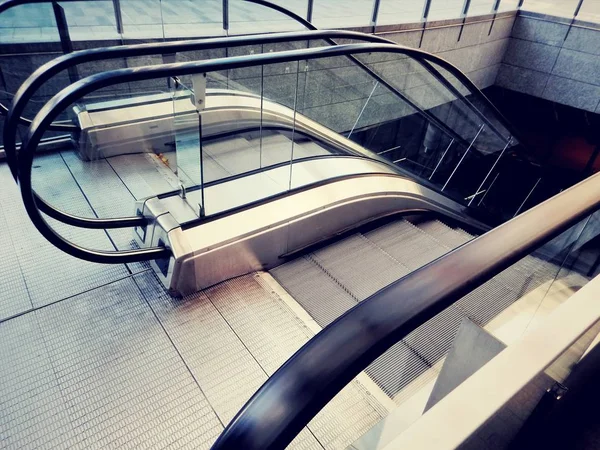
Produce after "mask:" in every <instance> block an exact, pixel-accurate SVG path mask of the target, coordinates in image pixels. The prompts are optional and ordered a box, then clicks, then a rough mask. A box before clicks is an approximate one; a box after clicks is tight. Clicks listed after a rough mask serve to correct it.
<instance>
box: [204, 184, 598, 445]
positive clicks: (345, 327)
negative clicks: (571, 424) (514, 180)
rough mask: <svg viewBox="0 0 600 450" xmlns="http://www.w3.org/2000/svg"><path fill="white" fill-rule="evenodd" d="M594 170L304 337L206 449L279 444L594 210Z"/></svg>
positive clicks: (285, 442)
mask: <svg viewBox="0 0 600 450" xmlns="http://www.w3.org/2000/svg"><path fill="white" fill-rule="evenodd" d="M598 192H600V174H598V175H595V176H593V177H591V178H589V179H587V180H585V181H582V182H581V183H579V184H578V185H576V186H574V187H572V188H570V189H569V190H567V191H564V192H563V193H561V194H559V195H558V196H556V197H553V198H552V199H550V200H547V201H546V202H544V203H542V204H540V205H538V206H537V207H535V208H533V209H531V210H529V211H527V212H525V213H523V214H521V215H520V216H518V217H516V218H515V219H513V220H511V221H510V222H506V223H505V224H504V225H501V226H500V227H497V228H495V229H493V230H492V231H489V232H488V233H486V234H484V235H482V236H480V237H479V238H477V239H475V240H472V241H470V242H468V243H466V244H464V245H463V246H461V247H459V248H458V249H456V250H454V251H452V252H450V253H449V254H446V255H445V256H442V257H441V258H439V259H437V260H435V261H433V262H432V263H430V264H428V265H426V266H424V267H422V268H420V269H418V270H416V271H414V272H412V273H410V274H409V275H407V276H405V277H404V278H402V279H400V280H398V281H396V282H394V283H392V284H391V285H389V286H388V287H386V288H384V289H382V290H380V291H379V292H377V293H375V294H374V295H372V296H371V297H369V298H368V299H366V300H364V301H363V302H360V303H359V304H358V305H356V306H355V307H354V308H352V309H351V310H349V311H348V312H346V313H345V314H344V315H342V316H341V317H339V318H338V319H337V320H335V321H334V322H333V323H331V324H330V325H328V326H327V327H326V328H325V329H324V330H323V331H321V332H320V333H319V334H317V335H316V336H315V337H313V338H312V339H311V340H310V341H308V342H307V343H306V344H305V345H304V346H303V347H302V348H301V349H300V350H298V351H297V352H296V353H295V354H294V355H293V356H292V357H291V358H290V359H288V361H287V362H286V363H285V364H284V365H283V366H282V367H281V368H280V369H279V370H277V372H275V373H274V374H273V375H272V376H271V377H270V378H269V379H268V380H267V381H266V382H265V384H263V386H262V387H261V388H260V389H259V390H258V391H257V392H256V393H255V394H254V396H253V397H252V398H251V399H250V400H249V401H248V402H247V403H246V405H245V406H244V407H243V408H242V409H241V410H240V412H238V414H237V415H236V416H235V417H234V419H233V420H232V421H231V422H230V423H229V425H227V427H226V428H225V431H223V433H222V434H221V436H220V437H219V438H218V439H217V441H216V442H215V444H214V445H213V447H212V450H226V449H227V450H230V449H240V448H243V449H245V450H277V449H283V448H285V447H286V446H287V445H288V444H289V443H290V442H291V441H292V439H293V438H294V437H295V436H296V435H297V434H298V433H299V432H300V431H301V430H302V428H304V427H305V426H306V425H307V424H308V423H309V422H310V420H311V419H312V418H313V417H314V416H315V415H316V414H317V413H318V412H319V411H320V410H321V409H322V408H323V407H324V406H325V405H326V404H327V403H328V402H329V401H330V400H331V399H332V398H333V397H334V396H335V395H336V394H337V393H338V392H339V391H341V390H342V389H343V388H344V386H346V385H347V384H348V383H349V382H350V381H351V380H352V379H353V378H354V377H356V376H357V375H358V374H359V373H360V372H361V371H362V370H364V369H365V368H366V367H367V366H368V365H369V364H370V363H372V362H373V361H374V360H375V359H377V358H378V357H379V356H381V355H382V354H383V353H384V352H385V351H386V350H388V349H389V348H390V347H391V346H392V345H394V344H395V343H396V342H398V341H399V340H400V339H402V338H403V337H405V336H406V335H407V334H408V333H410V332H411V331H413V330H414V329H415V328H417V327H418V326H419V325H421V324H423V323H424V322H426V321H427V320H429V319H431V318H432V317H434V316H435V315H436V314H438V313H439V312H441V311H442V310H444V309H445V308H447V307H448V306H450V305H451V304H453V303H454V302H456V301H457V300H459V299H460V298H461V297H462V296H464V295H466V294H467V293H469V292H471V291H472V290H473V289H475V288H477V287H479V286H481V285H482V284H483V283H484V282H486V281H487V280H489V279H491V278H492V277H493V276H495V275H496V274H498V273H499V272H500V271H502V270H504V269H506V268H507V267H509V266H510V265H512V264H513V263H515V262H516V261H518V260H519V259H521V258H522V257H524V256H526V255H527V254H529V253H531V252H532V251H533V250H535V249H536V248H538V247H539V246H541V245H543V244H544V243H545V242H548V241H549V240H550V239H552V238H554V237H556V236H558V235H559V234H560V233H562V232H564V231H566V230H567V229H568V228H570V227H571V226H573V225H574V224H576V223H577V222H578V221H580V220H582V219H583V218H585V217H586V216H587V215H589V214H590V213H592V212H594V211H596V210H597V209H598V208H599V207H600V195H598Z"/></svg>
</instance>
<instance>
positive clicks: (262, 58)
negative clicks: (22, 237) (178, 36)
mask: <svg viewBox="0 0 600 450" xmlns="http://www.w3.org/2000/svg"><path fill="white" fill-rule="evenodd" d="M310 33H318V32H314V31H313V32H310ZM378 52H379V53H397V54H406V55H408V56H412V57H415V58H418V57H421V58H424V59H428V58H434V59H439V58H437V57H434V56H433V55H430V54H429V53H426V52H423V51H420V50H416V49H411V48H407V47H400V46H398V45H395V44H349V45H339V46H335V47H320V48H309V49H300V50H290V51H284V52H276V53H267V54H255V55H246V56H237V57H230V58H221V59H215V60H209V61H194V62H186V63H175V64H162V65H156V66H145V67H136V68H131V69H119V70H113V71H108V72H103V73H99V74H96V75H91V76H89V77H87V78H84V79H82V80H79V81H77V82H75V83H73V84H71V85H70V86H68V87H66V88H64V89H63V90H62V91H60V92H59V93H58V94H56V95H55V96H54V97H53V98H52V99H51V100H50V101H49V102H47V103H46V104H45V105H44V106H43V107H42V109H41V110H40V111H39V112H38V114H37V115H36V116H35V118H34V119H33V121H32V124H31V127H30V128H29V130H28V132H27V135H26V138H25V141H24V142H23V145H22V149H21V152H20V157H19V159H18V164H19V172H18V173H19V181H20V188H21V195H22V197H23V203H24V204H25V208H26V210H27V213H28V214H29V217H30V219H31V221H32V222H33V224H34V225H35V226H36V228H38V230H39V231H40V232H41V233H42V235H43V236H44V237H45V238H46V239H48V241H50V242H51V243H52V244H54V245H55V246H57V247H58V248H60V249H61V250H63V251H65V252H66V253H69V254H71V255H73V256H75V257H78V258H81V259H86V260H89V261H92V262H103V263H108V262H115V263H116V262H125V261H127V262H128V261H132V260H133V261H137V260H138V259H136V258H138V255H137V254H136V253H135V252H136V251H133V252H127V254H122V252H104V253H102V252H97V251H91V250H90V251H88V250H86V249H84V248H82V247H79V246H76V245H73V244H71V243H70V242H68V241H67V240H65V239H64V238H63V237H62V236H60V235H58V234H57V233H56V232H54V230H53V229H52V227H50V226H49V225H48V223H47V222H46V221H45V219H44V218H43V216H42V215H41V213H40V210H39V209H38V206H37V201H36V195H35V192H34V191H33V188H32V185H31V169H32V165H33V158H34V154H35V150H36V148H37V146H38V144H39V142H40V140H41V138H42V137H43V134H44V132H45V131H46V129H47V126H48V125H50V124H51V123H52V122H53V121H54V120H55V119H56V118H57V117H58V115H59V114H60V113H61V112H62V111H63V110H64V109H65V108H67V107H68V106H69V105H70V104H71V103H73V102H75V101H77V100H79V99H80V98H82V97H83V96H85V95H86V94H89V93H91V92H93V91H95V90H97V89H101V88H103V87H107V86H112V85H115V84H119V83H124V82H134V81H142V80H149V79H154V78H166V77H169V76H175V75H178V76H181V75H190V74H194V73H207V72H213V71H219V70H227V69H236V68H241V67H253V66H259V65H263V64H275V63H282V62H291V61H299V60H304V59H318V58H327V57H333V56H347V55H352V54H364V53H378ZM439 64H441V65H442V66H443V67H445V68H446V67H447V68H448V69H449V70H450V69H454V70H458V69H456V68H455V67H454V66H453V65H452V64H450V63H449V62H447V61H444V60H440V61H439ZM154 250H155V251H156V254H157V255H158V254H159V253H160V251H164V250H165V249H158V248H156V249H154ZM148 251H149V250H148V249H146V250H139V251H138V252H140V253H141V252H148ZM132 258H133V259H132Z"/></svg>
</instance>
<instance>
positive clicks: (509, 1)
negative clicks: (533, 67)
mask: <svg viewBox="0 0 600 450" xmlns="http://www.w3.org/2000/svg"><path fill="white" fill-rule="evenodd" d="M73 1H78V2H79V3H80V4H81V3H84V2H81V0H61V1H60V2H52V1H51V0H5V1H4V2H2V3H0V14H2V13H3V12H4V11H7V10H9V9H11V8H14V7H16V6H20V5H26V4H32V3H48V4H53V8H52V14H53V15H54V22H55V26H56V38H58V39H59V40H60V42H61V43H63V47H64V44H65V43H66V42H67V40H65V39H64V38H65V37H68V35H69V30H70V29H73V28H76V27H72V26H69V24H68V20H67V17H66V16H65V13H64V9H63V8H62V6H60V4H61V3H69V2H73ZM92 1H93V2H106V3H108V4H109V5H110V8H111V9H112V14H111V15H114V22H113V23H112V25H110V26H111V27H114V35H112V38H113V39H132V38H133V39H137V37H136V36H134V35H131V36H129V35H128V32H129V31H130V30H133V29H134V28H135V25H134V24H128V23H125V22H126V21H125V20H124V16H125V17H127V14H124V12H123V9H124V4H125V3H122V2H121V1H120V0H87V1H86V2H90V3H92ZM134 1H135V0H129V2H127V3H130V2H134ZM246 2H249V3H259V2H255V1H253V0H246ZM163 3H164V4H163ZM240 3H241V2H240ZM294 3H295V4H292V5H290V6H292V7H293V8H294V10H296V11H303V14H302V15H301V17H303V18H304V19H306V20H307V21H309V22H321V23H323V24H324V25H325V26H326V27H327V28H353V27H369V28H370V29H371V31H372V32H377V31H378V27H379V28H381V27H385V26H386V25H392V24H395V23H407V22H408V23H410V22H414V23H420V24H421V27H422V28H423V29H425V28H426V27H427V24H428V23H429V22H432V21H436V20H445V19H462V25H461V28H462V27H463V26H464V24H465V21H466V18H467V17H469V16H471V15H481V14H484V15H491V19H490V20H491V24H490V32H491V30H492V28H493V26H494V22H495V21H496V18H497V16H498V14H499V13H501V12H504V11H511V10H518V9H527V8H528V7H531V8H532V9H533V10H536V11H540V12H547V13H548V14H552V13H557V11H558V12H559V13H560V14H561V15H562V16H564V17H566V18H569V19H571V20H572V21H575V20H576V19H578V18H579V17H581V14H582V13H581V12H582V11H584V12H585V11H586V7H587V8H588V9H591V8H593V7H594V6H595V5H596V3H594V1H593V0H577V1H575V2H564V6H561V7H560V8H557V7H556V4H557V2H552V1H549V0H548V1H544V0H519V1H518V3H517V2H516V1H514V0H485V1H483V2H482V1H479V2H475V1H471V0H464V1H455V2H450V5H449V6H448V2H445V4H442V3H441V2H440V1H439V0H412V1H409V2H406V1H405V2H398V1H397V0H373V2H372V4H371V6H370V7H369V6H368V1H367V2H358V3H357V2H355V3H352V2H350V3H349V4H348V8H349V9H350V8H352V12H353V13H352V15H351V16H348V15H343V16H342V17H339V15H337V14H333V12H332V11H329V10H328V8H327V5H326V2H325V0H296V1H295V2H294ZM180 4H181V7H185V2H184V1H181V3H180ZM439 5H442V6H439ZM588 5H589V6H588ZM475 6H476V7H475ZM82 7H83V8H85V5H84V6H82ZM125 7H127V5H126V4H125ZM156 7H157V8H159V9H160V15H159V16H160V18H161V20H160V22H157V23H153V24H152V25H156V26H157V30H160V31H159V32H158V33H157V34H155V35H153V36H150V35H148V36H146V38H162V39H166V38H177V37H181V35H177V34H175V35H173V36H167V35H166V34H165V25H167V26H168V25H169V23H168V22H167V23H165V18H164V16H165V14H163V9H164V10H165V12H166V11H168V10H170V9H171V8H172V7H173V3H170V4H168V5H167V3H166V2H163V0H156ZM236 7H237V5H233V4H231V3H230V1H229V0H221V4H220V14H218V19H217V18H215V19H213V20H214V22H212V21H211V22H210V23H215V24H217V25H218V26H219V29H220V34H224V35H228V34H230V29H231V26H232V21H231V11H232V10H234V11H235V8H236ZM337 8H338V7H336V11H337ZM388 10H389V11H390V12H389V13H386V11H388ZM413 11H421V13H417V12H413ZM388 14H389V16H390V17H393V19H389V20H388V19H386V18H384V17H382V16H385V17H387V15H388ZM594 14H595V15H597V16H598V18H600V11H596V12H595V13H594ZM299 15H300V14H299ZM23 18H27V19H30V17H25V15H24V17H23ZM18 20H19V17H18V15H17V16H15V19H14V21H15V26H14V27H13V28H14V29H17V30H18V29H19V24H18ZM392 22H393V23H392ZM102 26H103V27H104V28H105V27H106V25H104V24H103V25H102ZM5 28H10V27H5ZM81 28H84V29H83V33H86V32H87V33H89V31H90V29H93V26H92V27H88V26H86V27H81ZM461 31H462V30H461ZM461 34H462V33H461ZM204 35H206V36H215V33H214V32H209V33H207V34H204ZM105 38H108V37H105ZM93 39H97V37H93ZM93 39H92V40H93ZM459 40H460V37H459ZM34 42H35V41H34ZM67 48H68V47H67Z"/></svg>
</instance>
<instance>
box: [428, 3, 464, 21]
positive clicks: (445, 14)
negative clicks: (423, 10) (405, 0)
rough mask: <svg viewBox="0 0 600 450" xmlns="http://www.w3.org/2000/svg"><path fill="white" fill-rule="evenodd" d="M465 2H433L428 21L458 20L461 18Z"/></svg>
mask: <svg viewBox="0 0 600 450" xmlns="http://www.w3.org/2000/svg"><path fill="white" fill-rule="evenodd" d="M463 4H464V0H431V7H430V8H429V15H428V16H427V20H428V21H431V20H444V19H456V18H458V17H460V16H461V14H462V8H463Z"/></svg>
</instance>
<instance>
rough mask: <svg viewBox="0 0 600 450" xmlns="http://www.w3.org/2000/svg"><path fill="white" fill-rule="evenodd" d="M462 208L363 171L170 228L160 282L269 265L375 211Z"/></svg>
mask: <svg viewBox="0 0 600 450" xmlns="http://www.w3.org/2000/svg"><path fill="white" fill-rule="evenodd" d="M462 208H463V207H462V206H461V205H459V204H457V203H455V202H453V201H451V200H449V199H447V198H446V197H443V196H441V195H439V194H437V193H435V192H433V191H431V190H429V189H427V188H425V187H423V186H420V185H419V184H417V183H415V182H413V181H411V180H407V179H404V178H401V177H396V176H385V175H370V176H363V177H358V178H352V179H346V180H341V181H334V182H331V183H329V184H326V185H323V186H319V187H315V188H313V189H309V190H307V191H304V192H299V193H296V194H293V195H290V196H288V197H285V198H282V199H279V200H275V201H272V202H269V203H267V204H264V205H260V206H257V207H254V208H251V209H248V210H245V211H241V212H240V213H237V214H233V215H230V216H227V217H223V218H221V219H218V220H214V221H212V222H208V223H204V224H201V225H199V226H197V227H194V228H190V229H187V230H185V231H181V232H178V233H177V234H175V233H169V240H170V242H171V246H172V248H173V250H174V251H173V253H174V258H175V262H174V264H173V270H172V273H170V274H169V277H168V278H166V279H165V280H164V281H165V282H166V283H167V285H168V287H169V288H170V289H171V290H172V291H173V292H176V293H179V294H182V295H185V294H188V293H190V292H194V291H197V290H200V289H204V288H206V287H208V286H211V285H213V284H215V283H218V282H221V281H223V280H226V279H229V278H232V277H236V276H239V275H243V274H246V273H249V272H252V271H255V270H260V269H265V268H267V269H268V268H272V267H274V266H276V265H278V264H281V263H282V262H283V259H282V256H283V255H285V254H288V253H291V252H294V251H297V250H300V249H302V248H304V247H306V246H309V245H311V244H314V243H317V242H319V241H322V240H324V239H327V238H330V237H332V236H334V235H336V234H338V233H340V232H343V231H345V230H348V229H351V228H354V227H356V226H358V225H361V224H364V223H367V222H370V221H372V220H375V219H377V218H380V217H384V216H387V215H390V214H395V213H399V212H406V211H434V212H439V213H441V214H444V215H446V216H450V217H454V218H456V219H458V220H462V221H464V220H465V219H464V217H463V216H462V214H461V210H462ZM181 241H183V242H181ZM177 249H180V250H177ZM181 249H190V251H182V250H181Z"/></svg>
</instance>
